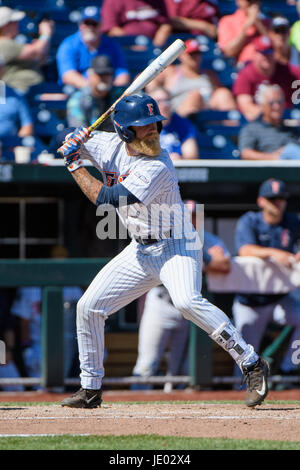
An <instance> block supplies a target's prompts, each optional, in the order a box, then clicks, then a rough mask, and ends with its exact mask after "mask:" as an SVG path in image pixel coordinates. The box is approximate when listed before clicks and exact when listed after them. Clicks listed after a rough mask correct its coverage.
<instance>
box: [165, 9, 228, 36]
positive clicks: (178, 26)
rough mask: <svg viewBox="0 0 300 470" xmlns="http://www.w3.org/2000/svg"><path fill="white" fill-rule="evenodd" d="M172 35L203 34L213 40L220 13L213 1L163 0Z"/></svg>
mask: <svg viewBox="0 0 300 470" xmlns="http://www.w3.org/2000/svg"><path fill="white" fill-rule="evenodd" d="M165 2H166V6H167V11H168V15H169V17H170V20H171V25H172V32H173V33H191V34H193V35H196V36H197V35H200V34H203V35H205V36H208V37H211V38H213V39H215V38H216V37H217V25H218V20H219V18H220V11H219V8H218V5H217V3H216V2H215V1H214V0H208V1H205V0H181V1H178V0H165Z"/></svg>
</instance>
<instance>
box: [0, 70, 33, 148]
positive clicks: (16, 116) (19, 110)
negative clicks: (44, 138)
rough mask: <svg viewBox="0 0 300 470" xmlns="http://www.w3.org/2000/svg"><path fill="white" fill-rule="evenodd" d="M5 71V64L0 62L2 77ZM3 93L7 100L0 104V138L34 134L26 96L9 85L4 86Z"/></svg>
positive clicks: (0, 74) (0, 75) (0, 76)
mask: <svg viewBox="0 0 300 470" xmlns="http://www.w3.org/2000/svg"><path fill="white" fill-rule="evenodd" d="M3 71H4V66H3V64H2V65H1V63H0V78H2V77H3ZM1 94H3V95H4V96H3V95H2V96H1V98H3V97H5V102H2V103H1V104H0V139H1V138H3V137H15V136H18V137H27V136H29V135H33V120H32V118H31V114H30V111H29V107H28V105H27V102H26V100H25V98H24V97H23V96H21V95H20V94H18V93H17V92H16V91H15V90H14V89H13V88H11V87H10V86H8V85H5V88H4V87H3V88H2V90H1Z"/></svg>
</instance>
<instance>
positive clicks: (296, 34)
mask: <svg viewBox="0 0 300 470" xmlns="http://www.w3.org/2000/svg"><path fill="white" fill-rule="evenodd" d="M296 7H297V12H298V16H299V17H300V0H298V1H297V2H296ZM290 44H291V49H292V55H293V57H294V58H295V63H296V64H297V63H298V62H300V20H299V19H298V20H297V21H295V23H294V24H293V25H292V27H291V34H290Z"/></svg>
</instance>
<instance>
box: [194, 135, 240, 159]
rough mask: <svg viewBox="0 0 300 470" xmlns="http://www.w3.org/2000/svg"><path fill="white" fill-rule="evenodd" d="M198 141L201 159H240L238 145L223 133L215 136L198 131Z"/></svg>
mask: <svg viewBox="0 0 300 470" xmlns="http://www.w3.org/2000/svg"><path fill="white" fill-rule="evenodd" d="M197 143H198V146H199V149H200V158H201V159H239V158H240V152H239V150H238V148H237V147H236V145H234V143H233V142H232V141H231V140H230V139H229V138H226V137H225V136H224V135H222V134H216V135H213V136H210V135H207V134H204V133H202V132H198V135H197Z"/></svg>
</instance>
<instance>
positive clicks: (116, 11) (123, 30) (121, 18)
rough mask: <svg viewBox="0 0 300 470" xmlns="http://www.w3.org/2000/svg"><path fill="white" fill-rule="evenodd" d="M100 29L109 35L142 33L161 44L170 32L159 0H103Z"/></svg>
mask: <svg viewBox="0 0 300 470" xmlns="http://www.w3.org/2000/svg"><path fill="white" fill-rule="evenodd" d="M101 14H102V19H103V21H102V31H103V32H104V33H106V34H108V35H109V36H124V35H126V36H131V35H133V36H138V35H143V36H147V37H149V38H151V39H152V41H153V44H154V45H155V46H158V47H160V46H163V45H164V44H165V42H166V40H167V38H168V36H169V34H170V33H171V25H170V22H169V19H168V16H167V11H166V7H165V4H164V2H163V1H160V0H127V1H126V2H124V1H123V0H114V1H113V2H112V1H111V0H104V1H103V5H102V13H101Z"/></svg>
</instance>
